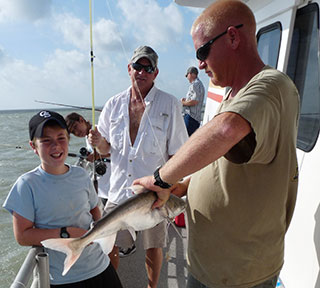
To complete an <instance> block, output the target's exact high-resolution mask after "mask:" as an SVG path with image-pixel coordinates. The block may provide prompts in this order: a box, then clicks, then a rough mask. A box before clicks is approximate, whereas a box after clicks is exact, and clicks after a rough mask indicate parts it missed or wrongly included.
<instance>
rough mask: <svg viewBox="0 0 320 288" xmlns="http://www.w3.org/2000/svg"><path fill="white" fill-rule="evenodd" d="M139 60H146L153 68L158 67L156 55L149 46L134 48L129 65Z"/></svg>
mask: <svg viewBox="0 0 320 288" xmlns="http://www.w3.org/2000/svg"><path fill="white" fill-rule="evenodd" d="M141 58H147V59H148V60H149V61H150V63H151V65H152V67H153V68H155V67H157V65H158V54H157V53H156V52H155V51H154V50H153V49H152V48H151V47H149V46H139V47H138V48H136V50H134V52H133V56H132V58H131V63H136V62H137V61H138V60H139V59H141Z"/></svg>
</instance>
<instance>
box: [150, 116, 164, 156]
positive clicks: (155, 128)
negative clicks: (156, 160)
mask: <svg viewBox="0 0 320 288" xmlns="http://www.w3.org/2000/svg"><path fill="white" fill-rule="evenodd" d="M150 121H151V124H149V125H148V129H147V131H146V133H145V143H146V145H145V149H146V150H145V151H146V152H147V153H148V154H153V155H154V154H157V155H165V153H166V151H167V128H166V118H165V117H163V116H162V117H150Z"/></svg>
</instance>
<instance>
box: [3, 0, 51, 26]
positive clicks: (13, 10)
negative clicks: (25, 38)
mask: <svg viewBox="0 0 320 288" xmlns="http://www.w3.org/2000/svg"><path fill="white" fill-rule="evenodd" d="M50 12H51V0H0V22H4V21H21V20H25V21H37V20H40V19H42V18H44V17H46V16H48V15H49V14H50Z"/></svg>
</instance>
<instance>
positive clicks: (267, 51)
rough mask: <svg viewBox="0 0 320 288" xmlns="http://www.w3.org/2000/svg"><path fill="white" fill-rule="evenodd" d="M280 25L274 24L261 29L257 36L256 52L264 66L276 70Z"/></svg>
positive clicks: (278, 23)
mask: <svg viewBox="0 0 320 288" xmlns="http://www.w3.org/2000/svg"><path fill="white" fill-rule="evenodd" d="M281 31H282V27H281V23H280V22H276V23H273V24H271V25H268V26H266V27H263V28H261V29H260V30H259V31H258V34H257V42H258V52H259V55H260V57H261V59H262V61H263V62H264V63H265V64H268V65H270V66H272V67H274V68H277V63H278V57H279V50H280V42H281Z"/></svg>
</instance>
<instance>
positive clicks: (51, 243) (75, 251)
mask: <svg viewBox="0 0 320 288" xmlns="http://www.w3.org/2000/svg"><path fill="white" fill-rule="evenodd" d="M75 241H77V239H75V238H69V239H61V238H56V239H47V240H44V241H41V244H42V245H43V246H44V247H46V248H49V249H52V250H56V251H59V252H63V253H65V254H66V255H67V257H66V259H65V260H64V269H63V272H62V276H64V275H66V274H67V273H68V271H69V270H70V268H71V267H72V266H73V264H74V263H75V262H76V261H77V260H78V258H79V257H80V255H81V253H82V250H83V249H84V245H72V244H73V243H74V242H75Z"/></svg>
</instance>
